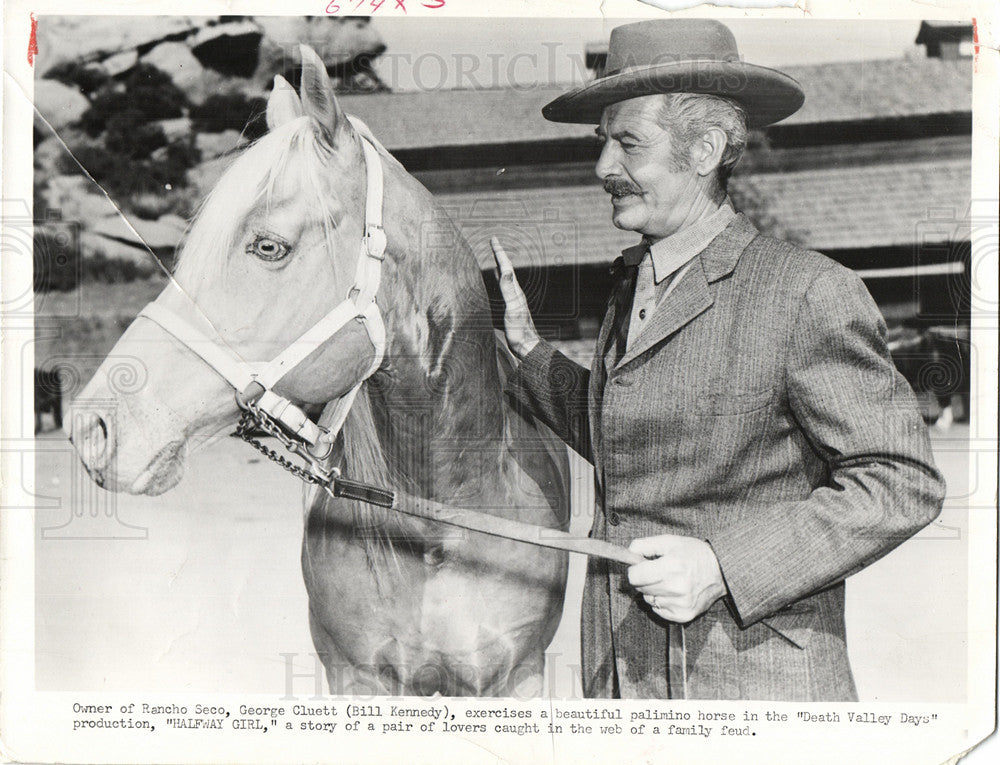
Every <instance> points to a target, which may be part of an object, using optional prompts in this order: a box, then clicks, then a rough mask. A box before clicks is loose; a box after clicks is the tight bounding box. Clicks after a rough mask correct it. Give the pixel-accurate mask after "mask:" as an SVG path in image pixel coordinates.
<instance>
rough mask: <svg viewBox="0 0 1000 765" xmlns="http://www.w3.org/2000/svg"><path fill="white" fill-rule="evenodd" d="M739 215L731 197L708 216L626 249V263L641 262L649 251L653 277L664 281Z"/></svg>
mask: <svg viewBox="0 0 1000 765" xmlns="http://www.w3.org/2000/svg"><path fill="white" fill-rule="evenodd" d="M734 217H736V212H735V211H734V210H733V208H732V204H731V203H730V201H729V200H728V199H726V201H725V202H723V203H722V206H721V207H720V208H719V209H718V210H716V211H715V212H714V213H712V214H711V215H709V216H708V217H707V218H702V219H701V220H699V221H697V222H696V223H693V224H692V225H690V226H688V227H687V228H684V229H681V230H680V231H677V232H676V233H673V234H671V235H670V236H668V237H665V238H663V239H661V240H659V241H658V242H654V243H653V244H652V245H650V244H648V243H647V242H643V243H642V244H638V245H636V246H634V247H629V248H627V249H625V250H622V257H623V258H624V259H625V264H626V265H630V266H632V265H638V264H639V263H640V262H641V261H642V259H643V257H644V256H645V254H646V252H647V251H648V252H649V254H650V256H651V257H652V260H653V279H654V280H655V281H656V283H657V284H658V283H660V282H661V281H663V280H664V279H666V278H667V277H668V276H670V275H671V274H673V273H675V272H677V271H678V270H680V269H681V268H682V267H683V266H684V264H685V263H687V262H688V261H689V260H691V259H692V258H693V257H694V256H695V255H697V254H698V253H700V252H701V251H702V250H704V249H705V248H706V247H708V245H709V243H710V242H711V241H712V240H713V239H715V237H717V236H718V235H719V234H721V233H722V231H723V229H725V228H726V226H728V225H729V223H730V222H731V221H732V219H733V218H734Z"/></svg>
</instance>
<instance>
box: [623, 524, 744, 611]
mask: <svg viewBox="0 0 1000 765" xmlns="http://www.w3.org/2000/svg"><path fill="white" fill-rule="evenodd" d="M628 549H629V550H631V551H632V552H634V553H638V554H639V555H642V556H644V557H646V558H651V560H647V561H644V562H642V563H636V564H635V565H632V566H629V569H628V581H629V584H631V585H632V586H633V587H635V588H636V589H637V590H639V592H641V593H642V597H643V599H644V600H645V601H646V602H647V603H649V605H650V606H652V607H653V613H655V614H656V615H657V616H659V617H660V618H662V619H666V620H667V621H668V622H677V623H680V624H684V623H686V622H689V621H691V620H692V619H694V618H695V617H696V616H698V615H700V614H701V613H703V612H705V611H706V610H708V607H709V606H711V605H712V604H713V603H714V602H715V601H717V600H718V599H719V598H721V597H722V596H723V595H725V594H726V584H725V582H724V581H723V578H722V571H721V570H720V569H719V561H718V560H717V559H716V557H715V553H714V552H712V548H711V547H710V546H709V544H708V543H707V542H703V541H702V540H700V539H695V538H694V537H681V536H676V535H674V534H664V535H662V536H658V537H644V538H642V539H636V540H634V541H633V542H632V544H631V545H629V548H628Z"/></svg>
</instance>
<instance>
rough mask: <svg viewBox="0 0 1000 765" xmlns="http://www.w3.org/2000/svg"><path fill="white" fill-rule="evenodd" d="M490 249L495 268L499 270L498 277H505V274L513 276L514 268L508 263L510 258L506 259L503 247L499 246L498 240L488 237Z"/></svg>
mask: <svg viewBox="0 0 1000 765" xmlns="http://www.w3.org/2000/svg"><path fill="white" fill-rule="evenodd" d="M490 247H492V248H493V258H494V260H496V262H497V268H499V269H500V275H501V276H506V275H507V274H511V275H513V273H514V266H513V265H512V264H511V262H510V258H508V257H507V253H506V252H505V251H504V248H503V246H502V245H501V244H500V240H499V239H497V238H496V237H495V236H491V237H490Z"/></svg>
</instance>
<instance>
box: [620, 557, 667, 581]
mask: <svg viewBox="0 0 1000 765" xmlns="http://www.w3.org/2000/svg"><path fill="white" fill-rule="evenodd" d="M668 574H669V572H666V571H664V569H663V561H660V560H647V561H645V562H643V563H636V564H635V565H632V566H629V567H628V583H629V584H631V585H632V586H633V587H635V588H641V587H649V586H650V585H653V584H657V583H658V582H662V581H663V578H664V576H665V575H668Z"/></svg>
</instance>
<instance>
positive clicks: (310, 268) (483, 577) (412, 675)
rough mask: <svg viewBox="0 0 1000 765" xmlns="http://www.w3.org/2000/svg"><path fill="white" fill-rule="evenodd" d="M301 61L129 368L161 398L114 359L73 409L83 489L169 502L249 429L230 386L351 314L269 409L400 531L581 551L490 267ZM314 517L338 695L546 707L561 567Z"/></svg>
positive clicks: (313, 570)
mask: <svg viewBox="0 0 1000 765" xmlns="http://www.w3.org/2000/svg"><path fill="white" fill-rule="evenodd" d="M301 53H302V80H301V85H300V89H299V92H298V93H296V91H295V90H294V89H293V88H292V87H291V86H290V85H289V84H288V83H287V82H286V81H285V80H283V79H282V78H281V77H276V78H275V84H274V88H273V89H272V91H271V93H270V96H269V99H268V102H267V115H266V116H267V126H268V131H267V133H266V134H265V135H264V136H263V137H261V138H259V139H258V140H257V141H255V142H254V143H252V144H250V145H249V147H247V148H245V149H244V150H242V152H241V153H240V154H239V155H238V156H237V157H236V158H235V159H234V160H233V162H232V164H231V165H230V166H229V168H228V169H227V170H226V172H225V173H224V174H223V175H222V177H221V178H220V180H219V181H218V183H217V184H216V186H215V187H214V188H213V189H212V191H211V192H210V193H209V194H208V196H207V197H206V199H205V200H204V201H203V202H202V205H201V207H200V209H199V210H198V212H197V213H196V215H195V216H194V220H193V222H192V224H191V226H190V229H189V232H188V234H187V236H186V239H185V242H184V243H183V245H182V247H181V248H180V251H179V254H178V257H177V260H176V263H175V265H174V268H173V272H172V274H171V282H170V283H169V284H168V285H167V287H166V288H165V289H164V291H163V292H162V293H161V294H160V295H159V296H158V297H157V298H156V300H155V301H154V302H153V303H152V304H150V306H147V308H146V309H144V310H143V312H141V313H140V314H139V316H138V317H137V318H136V320H135V321H134V322H133V323H132V324H131V325H130V326H129V327H128V329H127V330H126V331H125V333H124V334H123V335H122V337H121V339H120V340H119V342H118V344H117V345H116V346H115V348H114V349H113V351H112V352H111V355H110V357H109V358H110V359H115V358H117V359H121V358H122V357H129V356H131V357H135V358H136V359H139V360H140V361H141V364H142V367H143V368H142V370H141V375H142V376H143V379H144V384H143V385H141V386H133V387H132V388H130V389H128V390H123V389H120V388H116V387H115V386H114V385H112V384H111V383H109V381H108V374H109V372H110V371H111V370H110V368H109V369H105V367H106V366H108V365H109V361H105V363H104V365H103V366H102V367H101V368H100V369H99V370H98V371H97V373H96V374H95V376H94V378H93V380H91V382H90V383H89V384H88V386H87V387H86V388H85V389H84V390H83V391H82V393H81V394H80V396H79V401H78V403H77V404H75V405H74V409H73V412H72V415H71V416H70V417H69V423H70V425H69V426H68V427H69V437H70V440H71V441H72V443H73V444H74V446H75V448H76V450H77V452H78V454H79V456H80V458H81V460H82V461H83V464H84V466H85V468H86V470H87V471H88V473H89V475H90V476H91V478H92V479H93V480H94V481H96V482H97V483H98V484H99V485H101V486H102V487H104V488H105V489H107V490H110V491H121V492H129V493H136V494H146V495H157V494H162V493H164V492H166V491H168V490H169V489H171V488H172V487H173V486H175V485H176V484H177V483H178V482H179V481H180V480H181V478H182V475H183V470H184V463H185V460H186V458H187V456H188V452H189V451H190V450H191V446H190V445H191V444H192V443H193V442H195V441H197V442H198V443H199V444H200V443H203V442H204V441H205V439H204V438H201V437H200V436H204V435H207V434H219V433H224V432H228V431H231V430H232V428H233V425H234V424H235V423H236V422H237V420H238V419H239V418H240V417H241V414H242V413H243V412H245V410H246V405H247V404H246V401H244V400H241V397H245V395H246V391H242V392H241V391H239V390H238V389H237V391H236V395H234V387H237V388H238V387H242V384H243V383H242V382H240V383H234V382H233V378H235V377H238V376H239V375H241V374H243V371H242V370H243V369H244V368H246V369H251V368H253V369H260V368H261V367H260V366H256V367H255V366H254V365H250V364H245V363H244V362H243V360H245V359H266V360H270V362H268V363H269V364H270V366H271V367H274V365H275V364H278V365H279V366H280V365H281V364H283V363H284V362H283V361H280V359H284V358H285V357H286V356H287V354H285V355H283V353H282V349H286V350H287V349H289V348H290V347H292V346H295V345H296V343H298V341H299V340H301V339H302V338H303V337H308V336H310V332H312V333H313V335H312V336H313V337H314V339H315V338H316V334H315V331H314V330H315V327H316V326H323V325H324V322H326V324H328V323H329V322H328V317H329V315H330V311H331V308H330V307H331V305H337V306H338V309H339V308H340V307H343V306H345V305H346V306H347V307H348V308H350V309H351V310H352V312H353V313H351V315H350V316H349V319H350V320H342V321H340V322H339V324H338V325H337V326H336V327H335V329H333V330H331V329H330V327H329V326H327V330H326V331H325V332H324V333H322V336H321V337H320V338H319V340H318V341H317V342H316V343H315V345H314V346H312V347H307V348H305V349H304V350H303V349H301V348H299V349H297V350H296V351H295V353H294V354H293V355H295V356H296V361H295V363H294V364H292V365H290V366H289V367H288V368H287V369H283V371H282V372H281V373H280V374H279V375H277V376H276V377H275V379H274V380H272V381H271V382H270V383H269V388H270V389H269V390H268V391H267V392H266V394H265V395H272V396H274V397H276V398H277V400H279V401H283V402H284V405H287V410H289V411H293V412H298V413H299V414H300V415H301V413H303V412H304V413H306V414H309V413H310V412H315V411H321V412H322V414H321V415H320V416H319V418H318V419H316V417H315V414H313V415H312V416H311V417H306V418H304V419H303V418H302V417H301V416H300V417H299V419H298V420H296V422H294V423H292V424H291V425H289V422H291V421H290V420H289V418H288V417H287V416H285V415H284V414H281V417H284V419H283V420H280V417H279V416H278V415H275V417H276V418H277V419H279V420H280V421H281V422H282V423H283V424H284V426H287V428H286V429H288V428H290V429H291V430H296V431H297V432H301V429H302V428H305V429H306V430H309V431H310V432H312V433H313V435H315V434H316V433H321V434H323V435H324V436H325V437H326V438H325V441H326V443H327V446H328V453H327V454H325V455H323V456H322V460H321V462H322V466H323V468H324V469H325V470H327V471H336V472H338V473H342V474H343V475H344V476H345V477H346V476H350V477H351V478H352V479H356V480H358V481H362V482H364V483H365V484H366V485H371V486H377V487H384V488H386V489H390V490H392V491H393V492H395V496H396V498H397V504H398V506H399V507H400V508H402V509H405V508H406V506H407V504H408V503H414V502H418V501H421V500H433V501H435V502H439V503H445V504H447V505H452V506H456V507H458V506H461V507H463V508H472V509H474V510H479V511H481V512H482V513H484V514H488V515H493V516H497V517H503V518H510V519H515V520H517V521H520V522H525V523H531V524H534V525H536V526H539V527H543V528H548V529H561V530H565V529H566V527H567V526H568V522H569V471H568V455H567V453H566V449H565V447H564V446H563V445H562V444H561V442H559V441H557V439H556V438H555V436H554V435H553V434H552V433H551V431H549V430H547V429H546V427H545V426H544V425H543V424H541V423H540V422H537V421H535V420H533V419H532V418H531V417H530V415H528V414H527V413H526V412H523V411H520V410H518V409H516V408H515V407H514V405H513V404H512V403H511V401H510V400H509V399H507V398H506V397H505V396H504V393H503V385H504V381H505V379H506V376H507V375H508V374H509V372H510V370H511V369H512V368H513V359H512V357H511V356H510V355H509V351H507V350H506V347H505V346H504V345H503V343H502V341H501V340H500V339H499V338H498V335H497V332H496V331H495V330H494V328H493V325H492V316H491V312H490V307H489V301H488V299H487V294H486V290H485V287H484V284H483V278H482V274H481V271H480V269H479V267H478V265H477V263H476V260H475V257H474V255H473V253H472V250H471V248H470V247H469V245H468V243H467V242H465V240H464V239H463V238H462V237H461V235H460V233H459V230H458V228H457V227H456V225H455V223H454V222H453V221H451V220H450V219H449V218H448V217H447V215H446V214H445V213H444V211H443V210H442V209H441V207H440V206H439V205H438V204H437V203H436V202H435V200H434V198H433V197H432V195H431V194H430V193H429V192H428V191H427V190H426V189H425V188H424V187H423V186H422V185H421V184H420V183H419V182H418V181H417V180H416V179H415V178H413V177H412V176H411V175H409V174H408V173H407V172H406V171H405V169H404V168H403V166H402V165H401V164H400V163H399V162H397V161H396V160H395V159H394V158H393V157H392V156H391V155H390V154H389V152H388V151H386V150H385V148H384V147H383V146H381V144H379V143H378V141H377V139H376V138H375V137H374V135H373V134H372V132H371V131H370V130H369V129H368V128H367V126H365V125H364V124H363V123H361V122H360V121H359V120H356V119H354V118H353V117H350V116H349V115H346V114H345V113H344V112H343V111H342V109H341V106H340V104H339V103H338V102H337V99H336V97H335V95H334V91H333V87H332V84H331V82H330V79H329V77H328V75H327V72H326V70H325V67H324V65H323V63H322V62H321V61H320V60H319V58H318V57H317V56H316V54H315V53H314V52H313V51H312V50H311V49H308V48H307V47H305V46H303V48H302V51H301ZM383 179H384V180H383ZM376 186H379V187H381V188H377V189H376V188H375V187H376ZM373 189H375V190H374V191H373ZM373 193H374V194H376V195H377V194H378V193H381V195H382V199H381V204H377V203H375V204H373V202H372V195H373ZM373 208H374V209H373ZM379 215H384V221H385V222H384V231H381V234H382V237H383V238H382V241H381V248H379V247H376V248H375V249H374V250H372V249H371V241H372V239H373V238H375V237H374V234H380V229H381V227H380V226H370V225H369V221H368V218H369V217H371V216H379ZM359 242H362V243H364V244H363V246H362V248H361V254H360V255H358V250H359ZM365 247H369V249H368V253H369V254H370V255H374V257H366V255H365ZM380 249H381V252H379V250H380ZM362 264H365V265H364V266H363V267H362ZM369 267H374V268H376V269H377V271H378V278H377V279H376V283H377V285H378V286H377V290H373V294H372V295H371V296H370V297H371V299H370V302H369V303H368V307H367V308H365V309H364V310H363V311H362V310H360V309H358V310H357V311H354V309H353V306H354V305H355V303H352V302H351V301H352V300H356V299H357V292H358V281H357V274H358V273H361V271H362V270H363V268H369ZM352 276H353V277H354V278H355V281H354V282H352ZM365 289H371V284H370V283H368V285H367V286H366V287H363V288H362V291H364V290H365ZM370 309H374V310H370ZM335 312H336V311H335ZM165 317H173V318H170V319H169V320H168V318H165ZM325 317H326V318H325ZM376 320H377V321H376ZM171 322H173V324H172V323H171ZM375 324H378V325H379V327H378V330H381V329H383V328H384V337H383V336H382V334H381V333H380V331H376V330H373V325H375ZM175 325H181V326H183V327H184V328H185V329H184V331H182V330H180V329H177V327H176V326H175ZM310 328H313V329H310ZM185 331H186V332H187V333H188V335H193V336H195V337H194V339H191V338H190V337H187V336H186V335H185V334H184V332H185ZM185 337H187V339H186V340H184V338H185ZM179 338H180V339H179ZM206 338H208V340H206ZM297 339H298V340H297ZM213 359H215V361H214V362H213ZM227 365H228V366H227ZM264 366H267V364H264ZM226 369H230V370H233V369H235V370H236V371H232V372H231V373H230V374H228V377H227V373H226V372H225V370H226ZM220 370H222V372H220ZM239 379H240V380H243V378H239ZM246 379H247V380H251V381H257V380H258V377H257V376H256V374H255V373H253V374H250V376H249V377H248V378H246ZM251 387H252V386H251ZM255 393H256V394H260V393H261V390H260V389H259V388H258V389H257V390H256V391H255ZM263 398H264V397H263V396H261V397H260V398H259V399H258V400H260V401H262V400H263ZM84 402H86V403H84ZM251 403H252V402H251ZM345 404H346V406H345ZM341 421H342V426H341V424H340V422H341ZM272 424H273V423H272ZM195 435H198V436H199V438H197V439H195V438H193V437H194V436H195ZM258 445H259V446H262V445H260V444H258ZM262 448H264V449H265V451H266V450H267V448H266V447H262ZM271 467H273V466H271ZM274 469H277V468H276V467H274ZM303 512H304V533H303V543H302V550H301V567H302V572H303V577H304V580H305V585H306V591H307V594H308V599H309V622H310V629H311V633H312V639H313V643H314V645H315V647H316V652H317V655H318V656H319V657H321V659H322V661H323V664H324V667H325V671H326V679H327V682H328V685H329V687H330V692H331V693H332V694H335V695H339V694H357V693H365V694H369V695H372V694H376V695H415V696H416V695H419V696H427V695H434V694H440V695H444V696H503V695H516V694H524V695H537V694H538V693H539V692H540V691H541V689H542V675H543V667H544V651H545V648H546V647H547V646H548V644H549V642H550V641H551V639H552V637H553V634H554V632H555V629H556V626H557V624H558V622H559V619H560V618H561V613H562V602H563V594H564V590H565V583H566V573H567V556H566V554H565V552H561V551H556V550H552V549H546V548H543V547H536V546H532V545H528V544H523V543H519V542H514V541H510V540H506V539H500V538H497V537H494V536H487V535H484V534H480V533H474V532H469V531H463V530H459V529H455V528H453V527H449V526H443V525H441V524H438V523H435V522H432V521H429V520H425V519H420V518H414V517H409V516H407V515H404V514H401V513H399V512H397V511H396V510H392V509H385V508H381V507H377V506H372V505H370V504H369V503H366V502H359V501H356V500H355V499H351V498H349V497H344V496H334V495H333V492H329V491H323V490H321V489H319V488H316V487H311V488H310V489H307V490H306V494H305V501H304V511H303Z"/></svg>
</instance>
